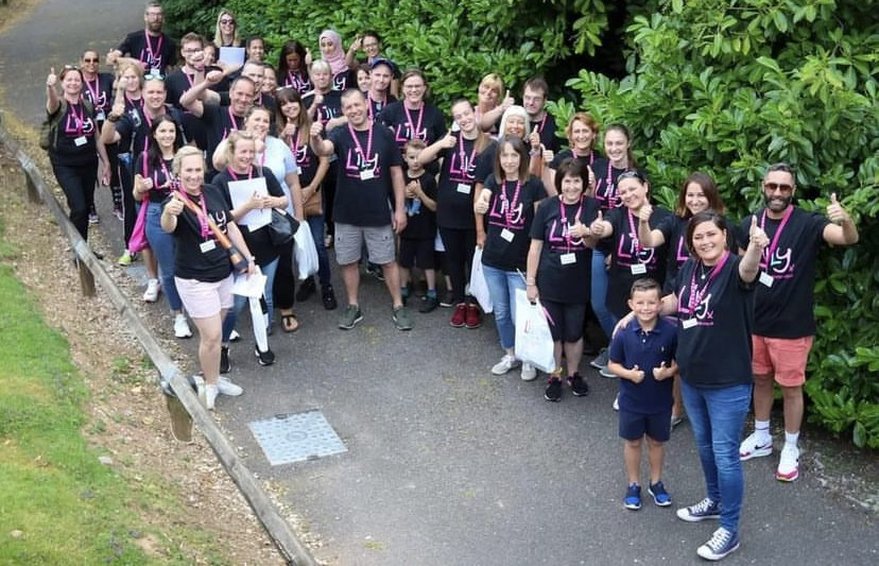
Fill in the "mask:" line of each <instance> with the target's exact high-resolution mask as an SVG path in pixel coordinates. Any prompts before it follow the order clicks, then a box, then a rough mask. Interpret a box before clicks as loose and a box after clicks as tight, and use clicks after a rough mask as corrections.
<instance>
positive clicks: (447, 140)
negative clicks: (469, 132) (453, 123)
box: [441, 130, 458, 149]
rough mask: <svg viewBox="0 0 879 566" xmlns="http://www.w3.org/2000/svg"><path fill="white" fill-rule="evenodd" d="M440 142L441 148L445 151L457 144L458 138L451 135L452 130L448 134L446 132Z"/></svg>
mask: <svg viewBox="0 0 879 566" xmlns="http://www.w3.org/2000/svg"><path fill="white" fill-rule="evenodd" d="M441 142H442V147H444V148H445V149H452V148H453V147H455V144H456V143H457V142H458V138H457V137H455V134H454V133H452V130H449V131H448V132H446V137H444V138H443V139H442V140H441Z"/></svg>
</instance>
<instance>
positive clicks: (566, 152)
mask: <svg viewBox="0 0 879 566" xmlns="http://www.w3.org/2000/svg"><path fill="white" fill-rule="evenodd" d="M565 159H574V160H575V161H577V162H580V163H584V164H586V165H588V166H589V167H591V168H592V172H593V173H595V162H596V161H597V160H598V159H601V156H600V155H598V154H597V153H595V151H591V152H589V155H577V156H575V155H574V152H573V151H571V150H570V149H563V150H561V151H560V152H558V153H556V154H555V155H554V156H553V158H552V161H550V162H549V168H550V169H558V168H559V166H560V165H561V164H562V162H563V161H564V160H565ZM605 167H607V166H606V165H605ZM597 180H598V174H597V173H596V181H597Z"/></svg>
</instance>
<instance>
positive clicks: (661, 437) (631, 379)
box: [607, 279, 677, 510]
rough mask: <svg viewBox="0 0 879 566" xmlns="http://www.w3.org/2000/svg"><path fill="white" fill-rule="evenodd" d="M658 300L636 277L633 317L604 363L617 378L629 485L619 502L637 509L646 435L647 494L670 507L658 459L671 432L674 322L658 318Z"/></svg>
mask: <svg viewBox="0 0 879 566" xmlns="http://www.w3.org/2000/svg"><path fill="white" fill-rule="evenodd" d="M660 304H661V300H660V287H659V283H657V282H656V281H654V280H653V279H639V280H638V281H635V283H634V284H633V285H632V291H631V293H630V295H629V308H630V309H631V310H632V314H633V315H634V317H633V318H632V320H631V321H630V322H629V323H628V324H627V325H625V326H624V327H622V328H621V329H620V330H619V332H617V333H616V335H615V336H614V337H613V341H612V342H611V345H610V354H609V356H610V362H609V363H608V364H607V367H608V369H609V370H610V371H612V372H613V373H614V374H616V375H617V376H619V377H620V380H619V381H620V394H619V405H620V412H619V416H620V436H621V437H622V438H623V441H624V443H623V459H624V460H625V464H626V474H627V475H628V485H629V487H628V489H627V490H626V497H625V499H624V500H623V506H624V507H625V508H626V509H632V510H637V509H640V508H641V484H640V479H641V439H642V438H643V437H644V436H645V435H646V436H647V445H648V451H647V453H648V460H649V462H650V484H649V486H650V487H649V488H648V489H647V493H649V494H650V495H651V496H652V497H653V502H654V503H655V504H656V505H658V506H660V507H668V506H670V505H671V496H670V495H669V494H668V492H667V491H665V487H664V486H663V485H662V460H663V458H664V457H665V442H667V441H668V439H669V436H670V435H671V408H672V403H673V398H672V384H673V381H674V380H673V379H672V377H673V376H674V374H675V373H676V372H677V363H675V359H674V358H675V349H676V348H677V326H676V325H675V324H674V323H672V322H670V321H668V320H667V319H664V318H660V317H659V311H660Z"/></svg>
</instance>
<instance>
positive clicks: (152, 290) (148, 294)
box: [143, 279, 161, 303]
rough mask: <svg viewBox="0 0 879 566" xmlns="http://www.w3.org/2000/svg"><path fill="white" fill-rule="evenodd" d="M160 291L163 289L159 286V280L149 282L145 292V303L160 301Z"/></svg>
mask: <svg viewBox="0 0 879 566" xmlns="http://www.w3.org/2000/svg"><path fill="white" fill-rule="evenodd" d="M159 289H161V285H159V280H158V279H150V280H149V281H147V288H146V291H144V292H143V301H144V302H145V303H155V302H156V301H157V300H159Z"/></svg>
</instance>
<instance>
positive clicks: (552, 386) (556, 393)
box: [543, 377, 562, 403]
mask: <svg viewBox="0 0 879 566" xmlns="http://www.w3.org/2000/svg"><path fill="white" fill-rule="evenodd" d="M543 398H544V399H546V400H547V401H552V402H553V403H557V402H559V401H561V400H562V380H561V379H559V378H558V377H550V378H549V383H548V384H547V385H546V391H544V392H543Z"/></svg>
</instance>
